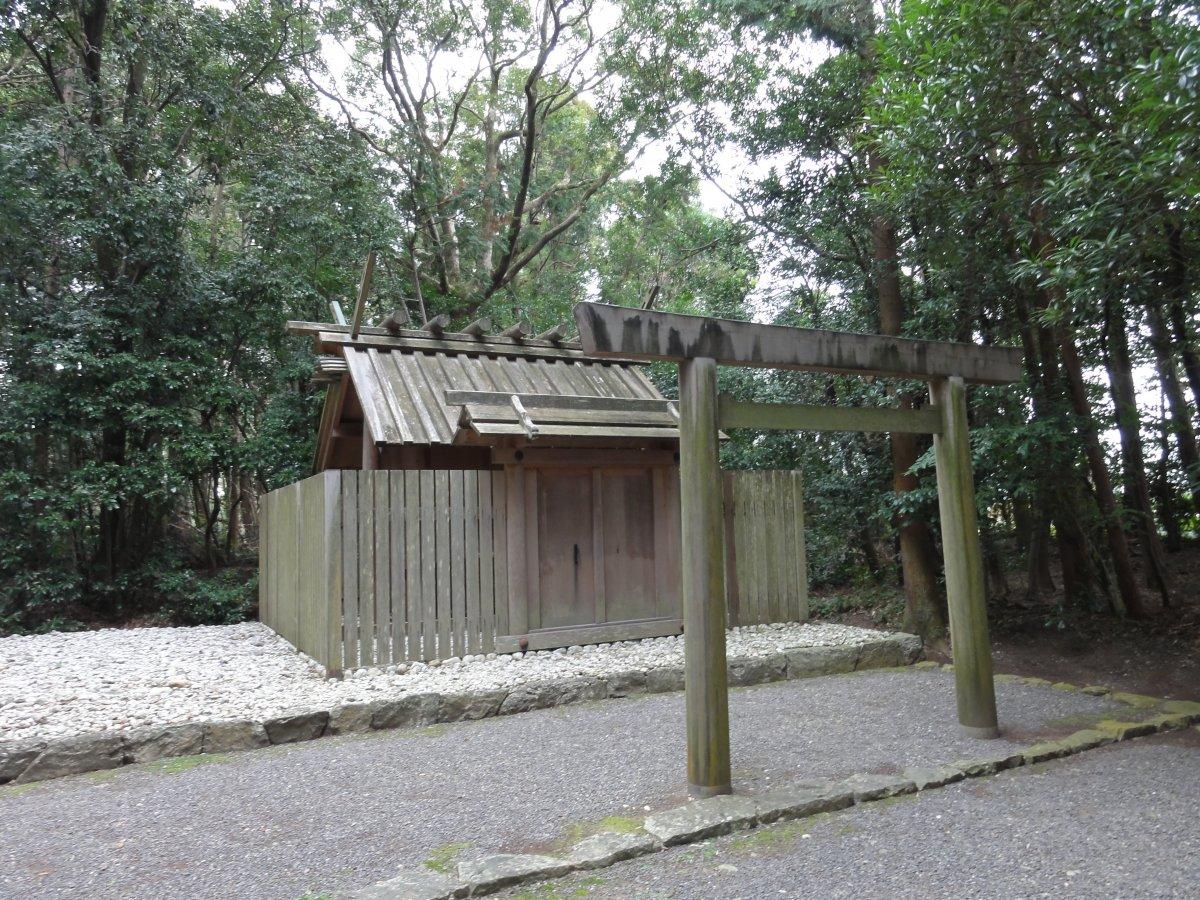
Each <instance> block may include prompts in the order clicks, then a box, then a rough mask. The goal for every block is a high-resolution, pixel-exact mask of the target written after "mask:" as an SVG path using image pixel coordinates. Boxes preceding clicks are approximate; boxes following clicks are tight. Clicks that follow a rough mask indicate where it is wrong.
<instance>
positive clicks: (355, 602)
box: [342, 471, 360, 669]
mask: <svg viewBox="0 0 1200 900" xmlns="http://www.w3.org/2000/svg"><path fill="white" fill-rule="evenodd" d="M359 475H360V473H359V472H354V471H348V472H344V473H342V547H343V550H344V553H343V557H344V558H343V564H342V593H343V595H344V598H345V599H344V602H343V606H342V609H343V615H344V616H345V629H344V631H345V641H346V644H345V647H344V648H343V650H342V655H343V657H344V658H345V660H346V668H348V669H350V668H357V666H358V664H359V663H358V638H359V619H358V607H359V597H358V566H359V558H358V476H359Z"/></svg>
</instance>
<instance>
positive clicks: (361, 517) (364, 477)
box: [355, 470, 375, 666]
mask: <svg viewBox="0 0 1200 900" xmlns="http://www.w3.org/2000/svg"><path fill="white" fill-rule="evenodd" d="M374 474H375V473H374V472H373V471H371V470H367V471H362V472H359V473H358V478H357V479H355V480H356V482H357V486H358V664H359V665H360V666H370V665H374V663H375V504H374V503H373V502H372V497H371V483H372V482H371V478H372V476H373V475H374Z"/></svg>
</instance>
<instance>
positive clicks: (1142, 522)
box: [1104, 300, 1171, 606]
mask: <svg viewBox="0 0 1200 900" xmlns="http://www.w3.org/2000/svg"><path fill="white" fill-rule="evenodd" d="M1104 313H1105V322H1104V325H1105V332H1106V337H1107V340H1106V342H1105V347H1106V350H1107V353H1106V354H1105V364H1106V366H1107V369H1108V383H1109V389H1110V392H1111V394H1112V401H1113V409H1114V410H1115V411H1116V418H1117V430H1118V431H1119V432H1120V435H1121V464H1122V472H1123V474H1124V482H1125V507H1126V508H1127V509H1128V510H1129V511H1130V512H1131V513H1132V515H1133V519H1134V522H1135V523H1136V527H1137V533H1138V543H1139V544H1140V545H1141V548H1142V557H1143V558H1144V559H1145V567H1146V583H1147V584H1149V585H1150V587H1151V588H1153V589H1154V590H1156V591H1158V593H1159V595H1160V596H1161V597H1162V603H1163V606H1169V605H1170V604H1171V587H1170V578H1169V576H1168V574H1167V564H1166V556H1165V553H1164V551H1163V545H1162V541H1161V540H1160V539H1159V536H1158V528H1157V527H1156V525H1155V522H1154V507H1153V506H1152V505H1151V503H1150V486H1149V483H1148V481H1147V478H1146V455H1145V451H1144V449H1143V447H1142V426H1141V417H1140V415H1139V414H1138V407H1137V391H1136V389H1135V387H1134V383H1133V364H1132V361H1131V360H1130V357H1129V338H1128V336H1127V334H1126V331H1125V329H1126V327H1127V323H1126V321H1125V315H1124V313H1123V311H1122V310H1121V307H1120V304H1119V303H1115V302H1113V301H1112V300H1107V301H1106V302H1105V304H1104Z"/></svg>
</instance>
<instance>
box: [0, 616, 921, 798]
mask: <svg viewBox="0 0 1200 900" xmlns="http://www.w3.org/2000/svg"><path fill="white" fill-rule="evenodd" d="M921 646H922V645H921V639H920V638H918V637H916V636H915V635H911V634H905V633H903V632H896V633H892V634H883V635H881V636H880V638H879V639H878V640H870V641H866V642H863V643H860V644H844V645H842V644H839V645H823V646H815V647H794V648H791V649H787V650H782V651H780V652H778V653H774V654H770V655H765V656H740V657H733V658H731V659H730V660H729V684H730V685H731V686H745V685H752V684H763V683H766V682H771V681H784V680H790V679H797V678H811V677H814V676H818V675H840V674H845V673H848V672H853V671H859V670H864V669H880V668H894V667H898V666H906V665H910V664H912V663H913V662H914V661H915V660H916V658H917V657H918V656H919V655H920V653H921ZM680 690H683V667H682V666H668V667H664V668H660V669H650V670H648V671H645V672H642V671H638V670H633V669H630V670H626V671H624V672H616V673H613V674H611V675H608V676H606V677H603V678H589V677H583V678H566V679H560V680H557V681H542V682H534V683H530V684H522V685H520V686H519V687H515V688H512V689H503V688H500V689H493V690H484V691H475V692H469V693H446V694H443V693H435V692H429V693H419V694H405V695H403V696H401V697H398V698H396V699H395V700H376V701H372V702H369V703H346V704H339V705H337V706H334V707H331V708H329V709H313V710H303V711H298V712H292V713H287V714H284V715H281V716H276V717H273V718H269V719H265V720H261V721H253V720H249V719H245V720H229V719H223V720H214V721H208V722H189V723H184V724H180V725H164V726H152V727H149V728H140V729H133V730H125V731H98V732H91V733H87V734H78V735H72V736H69V737H65V738H60V739H57V740H51V741H43V740H30V741H22V742H17V743H12V744H0V785H3V784H7V783H9V782H16V783H18V784H24V783H28V782H33V781H45V780H47V779H51V778H61V777H64V776H67V775H81V774H84V773H86V772H97V771H101V770H104V769H115V768H118V767H120V766H125V765H133V764H136V763H148V762H156V761H158V760H162V759H168V758H170V757H175V756H194V755H197V754H203V753H230V752H234V751H238V750H257V749H259V748H262V747H267V746H271V745H277V744H294V743H300V742H303V741H311V740H315V739H316V738H319V737H324V736H327V735H340V734H356V733H362V732H368V731H383V730H390V729H394V728H419V727H422V726H426V725H435V724H439V723H443V722H463V721H471V720H475V719H486V718H489V717H491V716H504V715H510V714H513V713H520V712H526V711H528V710H533V709H545V708H548V707H552V706H564V705H566V704H569V703H581V702H586V701H590V700H604V699H608V698H617V697H628V696H630V695H632V694H656V693H665V692H669V691H680Z"/></svg>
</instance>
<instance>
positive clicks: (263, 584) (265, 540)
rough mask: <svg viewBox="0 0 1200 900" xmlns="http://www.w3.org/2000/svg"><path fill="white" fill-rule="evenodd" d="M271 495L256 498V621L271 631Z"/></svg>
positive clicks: (268, 493)
mask: <svg viewBox="0 0 1200 900" xmlns="http://www.w3.org/2000/svg"><path fill="white" fill-rule="evenodd" d="M270 590H271V494H270V492H267V493H265V494H263V495H262V496H261V497H259V498H258V620H259V621H260V622H262V623H263V624H264V625H266V626H267V627H268V628H270V629H271V630H274V626H273V625H272V624H271V610H270V607H271V597H270Z"/></svg>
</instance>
